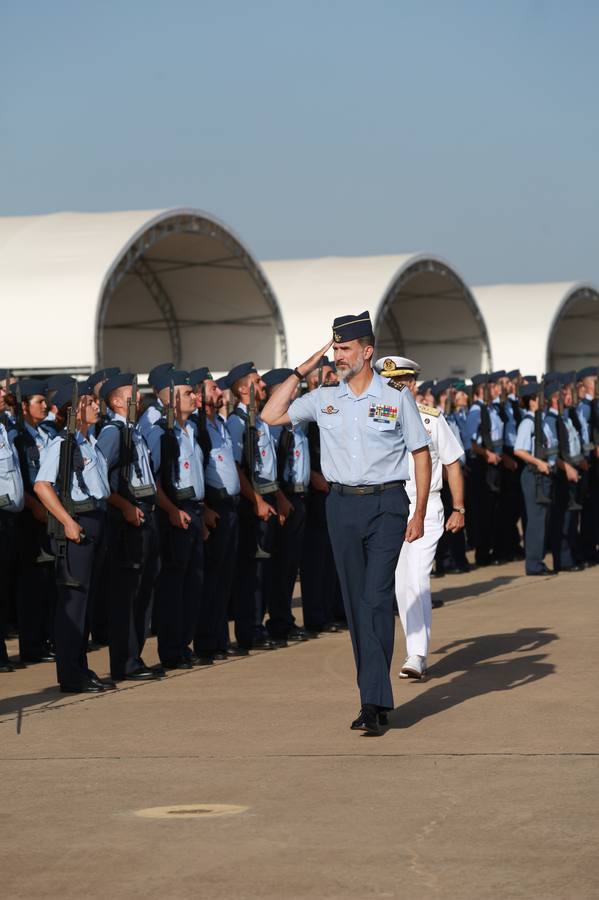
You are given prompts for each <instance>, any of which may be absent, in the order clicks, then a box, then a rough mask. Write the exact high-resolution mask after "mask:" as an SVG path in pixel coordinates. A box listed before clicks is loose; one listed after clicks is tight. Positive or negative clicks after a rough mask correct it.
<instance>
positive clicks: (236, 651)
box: [227, 647, 250, 659]
mask: <svg viewBox="0 0 599 900" xmlns="http://www.w3.org/2000/svg"><path fill="white" fill-rule="evenodd" d="M249 655H250V651H249V650H248V649H247V647H229V648H228V650H227V658H228V659H235V658H236V657H237V656H249Z"/></svg>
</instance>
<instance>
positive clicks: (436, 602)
mask: <svg viewBox="0 0 599 900" xmlns="http://www.w3.org/2000/svg"><path fill="white" fill-rule="evenodd" d="M431 606H432V607H433V609H440V608H441V607H442V606H445V600H441V599H440V598H439V597H438V598H437V599H436V600H435V599H433V600H431Z"/></svg>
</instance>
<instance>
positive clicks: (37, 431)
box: [10, 422, 53, 484]
mask: <svg viewBox="0 0 599 900" xmlns="http://www.w3.org/2000/svg"><path fill="white" fill-rule="evenodd" d="M25 431H26V432H27V434H28V435H29V437H30V438H33V440H34V442H35V446H36V447H37V452H38V455H39V460H38V459H37V458H36V456H35V454H34V452H32V451H33V448H25V456H26V458H27V469H28V472H29V481H30V482H31V484H33V483H34V482H35V479H36V476H37V472H38V469H39V465H40V462H41V460H42V457H43V455H44V452H45V450H46V449H47V447H48V446H49V444H50V443H51V441H52V440H53V437H52V436H51V435H49V434H48V432H47V431H43V429H42V428H34V427H33V426H32V425H29V424H28V423H27V422H25ZM17 434H18V432H17V431H16V429H11V431H10V438H11V440H12V441H13V442H14V440H15V438H16V437H17ZM25 483H27V479H25Z"/></svg>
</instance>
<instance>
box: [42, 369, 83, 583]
mask: <svg viewBox="0 0 599 900" xmlns="http://www.w3.org/2000/svg"><path fill="white" fill-rule="evenodd" d="M77 401H78V389H77V382H76V381H75V382H73V394H72V397H71V406H70V407H69V411H68V413H67V421H66V434H65V437H64V439H63V441H62V444H61V445H60V458H59V463H58V477H57V479H56V487H57V489H58V493H59V495H60V502H61V503H62V505H63V507H64V508H65V510H66V511H67V512H68V513H69V515H71V516H72V515H73V514H74V512H75V504H74V502H73V500H72V499H71V484H72V480H73V451H74V449H75V435H76V434H77ZM48 535H49V536H50V537H51V538H54V543H55V546H56V553H55V565H56V584H57V585H58V586H59V587H67V588H80V587H81V586H82V585H81V583H80V582H79V581H77V580H76V579H75V578H73V576H72V575H71V572H70V570H69V560H68V538H67V536H66V533H65V528H64V525H63V524H62V522H59V520H58V519H57V518H56V517H55V516H53V515H52V513H51V512H48ZM81 538H82V539H85V532H84V531H82V532H81Z"/></svg>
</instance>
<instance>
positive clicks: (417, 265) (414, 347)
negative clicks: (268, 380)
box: [263, 253, 491, 377]
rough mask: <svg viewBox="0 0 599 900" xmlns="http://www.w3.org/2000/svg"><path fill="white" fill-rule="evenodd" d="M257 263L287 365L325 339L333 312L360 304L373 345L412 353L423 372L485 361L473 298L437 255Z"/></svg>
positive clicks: (457, 370)
mask: <svg viewBox="0 0 599 900" xmlns="http://www.w3.org/2000/svg"><path fill="white" fill-rule="evenodd" d="M263 266H264V269H265V271H266V273H267V275H268V278H269V281H270V282H271V283H272V285H273V287H274V289H275V291H276V294H277V297H278V299H279V303H280V305H281V309H282V311H283V316H284V319H285V325H286V329H287V335H288V342H289V343H288V346H289V359H290V361H291V363H290V364H292V365H293V364H299V363H301V362H302V361H303V360H304V359H307V358H308V357H309V356H310V355H311V354H312V353H314V351H315V350H317V349H318V345H319V344H320V345H322V344H324V343H325V341H326V340H327V339H328V338H329V337H330V335H331V324H332V321H333V319H334V318H335V317H336V316H340V315H346V314H348V313H359V312H361V311H362V310H364V309H368V310H369V311H370V315H371V318H372V321H373V324H374V331H375V335H376V338H377V353H381V354H382V353H385V352H387V353H399V354H405V355H407V356H410V357H412V356H413V357H414V358H415V359H416V360H417V361H418V362H420V363H421V365H422V367H423V375H424V374H425V373H426V377H433V376H434V377H442V376H444V375H448V374H464V375H466V374H471V372H472V371H473V370H474V369H476V370H477V371H480V369H481V368H485V367H487V366H490V365H491V350H490V341H489V337H488V334H487V328H486V325H485V321H484V319H483V317H482V315H481V313H480V310H479V308H478V305H477V303H476V300H475V298H474V297H473V295H472V293H471V291H470V289H469V288H468V286H467V285H466V283H465V282H464V280H463V279H462V277H461V276H460V275H459V274H458V272H457V271H456V270H455V269H454V268H453V267H452V266H450V264H449V263H448V262H446V261H445V260H443V259H441V258H440V257H437V256H433V255H430V254H415V253H411V254H404V255H401V256H366V257H323V258H320V259H300V260H274V261H269V262H265V263H263ZM433 307H434V308H433ZM452 368H453V370H454V371H452Z"/></svg>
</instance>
